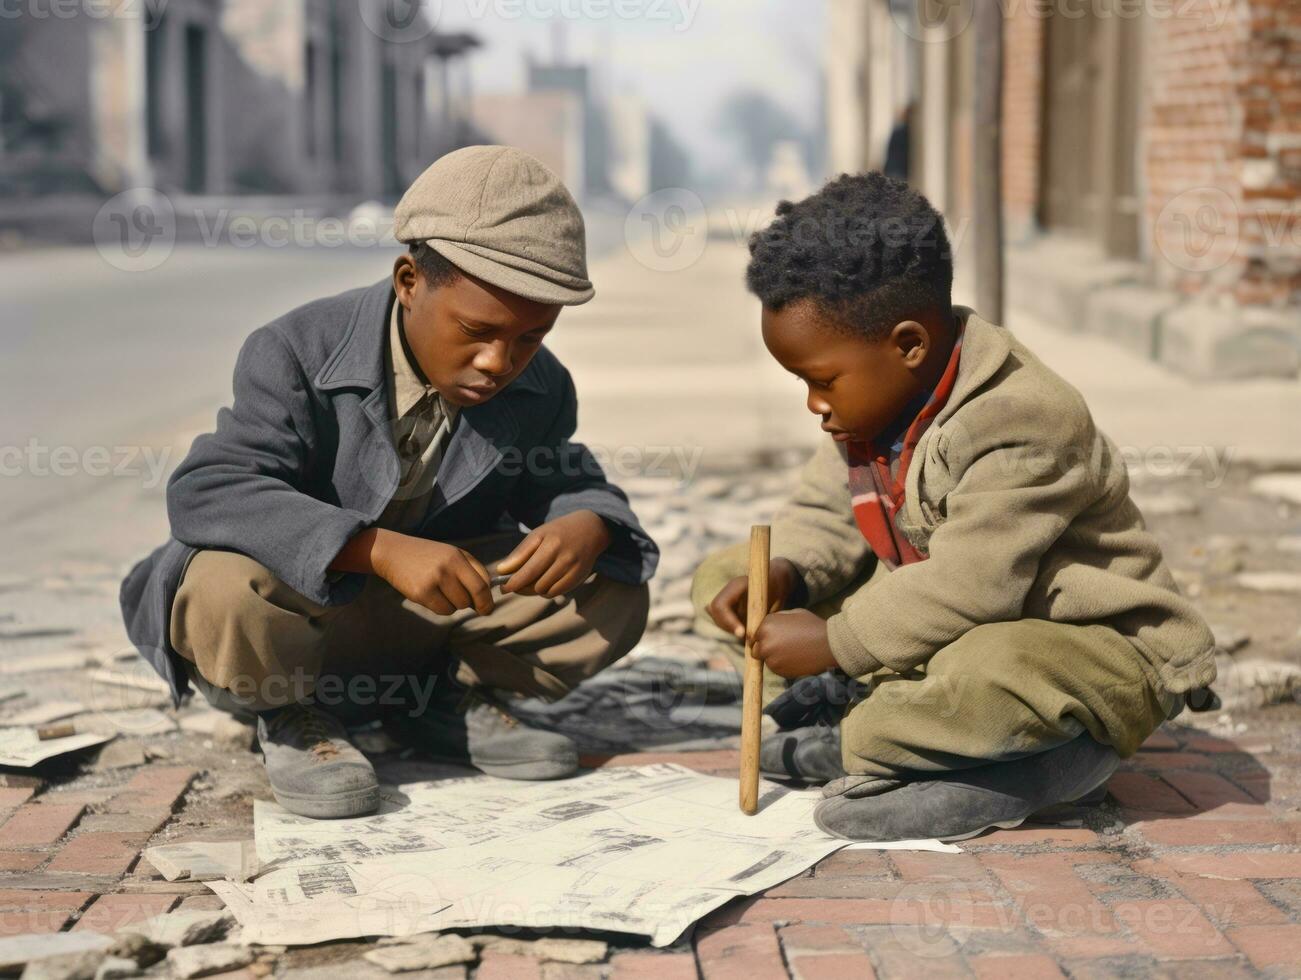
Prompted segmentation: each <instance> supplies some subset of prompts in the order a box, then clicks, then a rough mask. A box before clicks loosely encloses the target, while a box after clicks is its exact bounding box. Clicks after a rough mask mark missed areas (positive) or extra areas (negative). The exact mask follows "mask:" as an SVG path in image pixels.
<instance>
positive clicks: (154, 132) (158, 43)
mask: <svg viewBox="0 0 1301 980" xmlns="http://www.w3.org/2000/svg"><path fill="white" fill-rule="evenodd" d="M166 34H167V31H166V29H165V26H164V21H163V11H162V9H161V8H159V9H155V6H154V5H153V4H146V6H145V131H146V139H147V140H148V147H149V158H150V159H151V160H156V159H158V158H159V157H162V156H164V155H165V154H166V152H167V148H166V139H165V136H164V133H163V94H162V93H163V71H164V68H165V66H164V56H165V53H166V52H165V47H164V46H165V45H166V43H167V42H166Z"/></svg>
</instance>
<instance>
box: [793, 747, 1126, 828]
mask: <svg viewBox="0 0 1301 980" xmlns="http://www.w3.org/2000/svg"><path fill="white" fill-rule="evenodd" d="M1119 764H1120V756H1118V755H1117V754H1116V751H1115V749H1113V748H1112V747H1111V746H1109V745H1103V744H1101V743H1099V742H1095V741H1094V740H1093V739H1092V738H1090V737H1089V736H1088V735H1081V736H1079V737H1078V738H1075V739H1073V740H1071V741H1070V742H1067V743H1066V744H1065V745H1059V746H1058V747H1056V748H1053V749H1048V750H1047V751H1045V752H1039V753H1036V754H1035V755H1031V756H1026V757H1025V758H1024V759H1014V760H1012V761H1009V762H995V763H991V764H990V765H987V766H979V767H977V768H974V769H961V770H956V771H953V772H946V773H940V774H936V775H935V776H934V777H932V778H927V779H915V780H910V781H906V782H902V783H900V782H897V781H892V780H873V779H870V778H866V777H853V776H849V777H845V778H843V779H840V780H837V781H836V782H834V783H832V784H830V785H828V786H827V787H825V788H824V789H823V794H824V795H826V796H827V797H828V798H827V799H824V800H823V801H822V802H821V803H819V804H818V805H817V806H816V807H815V808H814V810H813V821H814V823H816V824H817V825H818V827H819V829H821V830H822V831H823V832H824V833H827V834H830V835H832V836H833V837H842V838H844V839H846V840H870V841H896V840H925V839H927V838H932V837H934V838H938V839H939V840H943V841H956V840H965V839H966V838H968V837H975V836H976V835H977V834H980V833H983V832H984V831H986V830H989V829H990V828H992V827H1002V828H1005V829H1006V828H1011V827H1016V826H1019V825H1020V824H1021V823H1022V822H1024V821H1025V819H1026V818H1027V817H1029V816H1031V815H1032V814H1034V813H1036V812H1038V811H1041V810H1043V809H1044V808H1045V807H1049V806H1052V805H1053V804H1055V803H1063V802H1066V801H1071V800H1079V799H1081V798H1083V797H1086V796H1088V795H1089V794H1090V793H1092V792H1093V791H1094V790H1096V789H1097V788H1098V787H1100V786H1102V785H1103V784H1104V783H1106V781H1107V780H1108V779H1109V778H1110V777H1111V775H1112V773H1114V772H1115V771H1116V768H1117V766H1118V765H1119Z"/></svg>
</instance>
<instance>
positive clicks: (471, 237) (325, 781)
mask: <svg viewBox="0 0 1301 980" xmlns="http://www.w3.org/2000/svg"><path fill="white" fill-rule="evenodd" d="M395 220H396V228H395V234H396V236H397V238H398V239H399V240H400V241H402V242H404V243H407V244H408V245H409V251H408V252H407V253H406V254H404V255H402V256H401V257H400V258H399V259H398V260H397V262H396V263H395V265H394V269H393V275H392V278H391V279H386V280H384V281H382V282H379V283H377V284H375V285H373V286H369V287H365V288H362V289H356V290H352V291H350V292H346V293H342V294H340V295H338V296H333V297H330V298H327V299H322V300H317V301H315V302H312V303H309V304H307V305H306V306H303V307H300V308H299V309H297V310H294V311H292V312H290V313H288V314H286V315H285V316H283V317H281V318H279V319H277V320H275V321H273V322H271V323H270V324H268V325H266V326H264V327H262V328H261V329H259V330H256V331H254V333H253V334H252V335H250V336H249V338H248V339H247V341H246V342H245V343H244V346H243V349H242V350H241V352H240V354H239V358H238V360H237V362H236V365H235V378H234V391H235V398H234V404H233V405H232V406H231V407H230V408H224V409H222V410H221V411H220V412H219V413H218V416H217V426H216V430H215V431H214V432H212V433H210V434H206V435H202V436H200V437H199V438H197V439H196V440H195V442H194V445H193V447H192V448H191V450H190V453H189V455H188V456H187V457H186V459H185V460H184V462H182V464H181V465H180V467H179V468H178V469H177V470H176V472H175V473H174V474H173V475H172V477H171V480H170V481H169V483H168V488H167V510H168V517H169V520H170V523H171V538H170V540H168V542H167V543H166V544H164V545H162V546H161V547H160V548H158V549H157V550H155V551H154V552H153V553H152V554H151V555H150V556H149V557H147V558H145V559H144V560H143V561H141V562H140V563H139V564H137V565H136V566H135V567H134V568H133V569H132V570H131V572H130V573H129V574H128V576H127V578H126V580H125V581H124V582H123V585H122V595H121V602H122V611H123V616H124V618H125V620H126V625H127V632H128V634H129V635H130V637H131V640H132V642H133V643H134V644H135V645H136V646H137V647H138V648H139V650H140V651H141V653H142V655H143V656H145V657H146V659H148V660H149V661H150V662H151V663H152V665H153V666H154V668H155V669H156V670H157V671H158V672H159V674H161V675H162V677H163V678H164V679H165V680H166V681H167V682H168V683H169V684H170V685H171V689H172V695H173V698H174V699H175V700H176V701H177V702H178V703H179V701H180V699H181V698H182V696H183V695H184V694H185V692H186V691H187V689H188V683H189V682H192V683H193V684H194V685H195V686H196V687H197V688H198V689H199V690H200V691H201V692H203V694H204V695H205V696H206V697H207V698H208V700H209V701H211V702H212V703H214V704H216V705H217V706H219V707H222V708H225V709H226V710H231V711H241V710H242V711H245V712H250V713H253V714H256V716H257V731H258V739H259V742H260V743H261V747H262V751H263V753H264V756H265V759H266V766H267V772H268V775H269V777H270V781H271V787H272V790H273V791H274V793H275V796H276V799H277V800H278V801H279V802H280V803H281V804H282V805H283V806H284V807H286V808H287V809H289V810H291V811H293V812H295V813H299V814H303V815H306V816H314V817H348V816H356V815H359V814H363V813H367V812H369V811H371V810H374V809H375V808H376V806H377V805H378V800H379V797H378V784H377V781H376V778H375V773H374V771H373V769H372V768H371V765H370V763H369V762H368V761H367V760H366V758H365V757H364V756H363V755H362V754H361V753H360V752H359V751H357V749H356V748H355V747H353V746H352V745H351V744H350V743H349V741H348V736H347V730H346V728H345V727H344V721H350V720H352V721H355V720H363V719H364V720H372V719H374V718H376V717H380V718H383V719H385V720H386V721H388V722H390V723H391V724H393V725H394V726H395V727H396V728H398V729H399V730H400V732H401V734H402V735H403V736H404V738H405V739H406V740H407V741H408V742H409V743H410V744H411V745H413V746H414V747H416V748H417V749H419V750H421V751H422V752H424V753H425V754H427V755H429V756H432V757H435V758H440V759H445V760H450V761H455V762H460V763H463V764H469V765H472V766H475V767H476V768H478V769H481V770H483V771H484V772H488V773H491V774H493V775H497V776H501V777H505V778H513V779H552V778H557V777H562V776H566V775H569V774H570V773H572V772H574V771H575V769H576V768H577V752H576V750H575V747H574V744H573V743H572V742H571V741H570V740H569V739H567V738H565V737H564V736H562V735H557V734H554V733H547V732H540V731H536V730H530V729H528V728H527V727H526V726H524V725H523V724H522V723H521V722H520V721H519V719H517V718H516V717H514V716H513V715H511V713H510V711H509V707H508V705H509V700H508V697H507V695H510V694H523V695H529V696H534V697H542V698H547V699H556V698H559V697H562V696H563V695H564V694H565V693H567V692H568V691H569V690H571V689H572V688H573V687H574V686H575V685H576V684H578V683H579V682H580V681H582V680H583V679H584V678H586V677H590V676H591V675H593V674H595V673H596V672H597V671H599V670H601V669H602V668H603V667H606V666H608V665H609V664H610V663H612V662H613V661H615V660H617V659H618V658H619V657H621V656H623V655H624V654H625V653H627V652H628V650H630V649H631V648H632V646H633V645H634V644H635V643H636V642H637V640H638V639H639V638H640V636H641V633H642V630H643V628H644V626H645V622H646V613H647V607H648V594H647V588H646V584H645V583H646V582H647V580H648V579H649V578H650V577H651V575H652V574H653V572H654V570H655V565H656V562H657V560H658V551H657V549H656V547H655V545H654V543H653V542H652V541H651V540H650V538H649V537H648V536H647V534H646V532H645V531H644V530H643V529H642V528H641V526H640V524H639V523H638V521H637V518H636V517H635V516H634V515H633V513H632V511H631V509H630V508H629V506H628V502H627V498H626V497H625V496H624V494H623V493H622V492H620V491H619V490H618V489H617V488H616V487H614V486H612V485H611V484H610V483H608V482H607V481H606V479H605V477H604V475H603V474H602V472H601V469H600V466H599V465H598V464H597V463H596V461H595V460H594V459H593V458H592V456H591V454H590V453H588V451H587V450H586V449H585V448H584V447H583V446H582V445H580V444H578V443H574V442H571V441H570V439H571V437H572V436H573V434H574V429H575V426H576V416H577V403H576V399H575V394H574V385H573V382H572V380H571V379H570V376H569V374H568V372H567V371H566V370H565V368H564V367H563V366H562V365H561V364H560V362H559V361H558V360H557V359H556V358H555V357H554V356H553V355H552V354H551V353H550V352H549V351H548V350H546V349H545V348H544V347H543V341H544V339H545V338H546V336H547V334H548V332H549V331H550V330H551V329H552V328H553V327H554V326H555V323H556V320H557V318H558V317H559V315H560V312H561V310H562V308H563V307H565V306H571V305H576V304H580V303H585V302H587V301H588V300H590V299H591V298H592V295H593V289H592V284H591V283H590V282H589V281H588V279H587V265H586V245H585V239H584V226H583V218H582V215H581V214H580V213H579V210H578V208H577V206H576V205H575V203H574V201H573V198H572V197H571V196H570V195H569V193H568V191H567V190H566V189H565V188H564V186H563V185H562V184H561V183H560V181H559V180H558V179H557V178H556V176H555V175H554V174H552V173H551V172H550V171H549V170H547V168H546V167H544V166H543V165H542V164H541V163H539V162H538V161H537V160H535V159H533V158H532V157H530V156H528V155H527V154H525V153H522V152H520V151H519V150H515V149H511V148H509V147H500V146H476V147H469V148H467V149H463V150H459V151H457V152H455V153H452V154H449V155H448V156H445V157H443V158H442V159H441V160H439V161H438V162H437V163H435V164H434V165H433V166H431V167H430V168H429V169H428V170H427V171H426V172H425V173H424V174H423V175H422V176H421V177H420V178H419V179H418V180H417V181H416V182H415V183H414V184H413V185H412V186H411V188H410V189H409V190H408V191H407V193H406V195H405V196H404V197H403V198H402V200H401V202H400V203H399V204H398V207H397V211H396V214H395ZM522 528H527V529H528V530H527V532H525V531H523V530H522ZM493 573H496V576H497V578H496V580H495V581H494V579H493ZM503 578H504V581H503ZM327 708H328V709H329V710H326V709H327Z"/></svg>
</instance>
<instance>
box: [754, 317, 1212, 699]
mask: <svg viewBox="0 0 1301 980" xmlns="http://www.w3.org/2000/svg"><path fill="white" fill-rule="evenodd" d="M958 313H959V316H961V317H963V318H964V320H965V322H966V332H965V335H964V339H963V344H962V359H961V362H960V363H959V367H958V376H957V381H956V384H955V386H954V390H953V394H952V395H951V397H950V398H949V401H948V404H947V405H946V406H945V407H944V409H943V410H942V411H941V412H940V413H939V415H938V416H937V417H936V419H935V421H934V423H933V424H932V425H931V427H930V429H929V430H927V432H926V433H925V435H924V436H923V437H922V440H921V442H920V443H919V445H918V446H917V450H916V453H915V455H914V457H913V463H912V466H911V468H910V469H909V472H908V478H907V492H906V498H907V499H906V504H905V507H904V508H903V510H901V511H900V514H899V517H900V521H899V526H900V529H901V530H902V531H903V533H904V534H905V535H907V537H908V538H909V540H911V541H912V542H913V544H914V545H915V546H917V547H918V548H919V549H921V550H922V551H923V552H924V553H927V554H929V560H928V561H924V562H920V563H917V564H913V565H906V566H903V567H901V568H899V569H897V570H895V571H894V572H891V573H890V574H888V575H877V576H875V577H874V578H873V580H872V581H871V582H870V583H869V584H867V585H865V586H864V587H862V588H861V589H859V590H858V592H856V593H855V594H853V595H852V596H850V597H849V598H848V599H847V600H846V601H845V603H844V605H843V607H842V609H841V612H839V613H838V614H836V615H835V616H833V617H832V618H831V619H830V620H829V621H828V631H829V635H830V639H831V648H832V652H833V653H834V655H835V657H836V660H837V661H838V662H839V663H840V665H841V666H842V667H843V668H844V669H845V670H846V671H847V672H848V673H850V674H853V675H862V674H866V673H869V672H871V671H873V670H876V669H878V668H879V667H881V666H885V667H888V668H890V669H893V670H897V671H904V670H907V669H909V668H911V667H914V666H916V665H918V664H921V663H924V662H925V661H926V660H928V659H929V658H930V657H931V656H932V655H933V654H934V653H935V652H936V651H938V650H940V649H941V648H943V647H944V646H946V645H947V644H949V643H951V642H953V641H954V640H956V639H957V638H958V637H960V636H962V635H963V634H964V633H966V632H967V630H969V629H971V628H973V627H975V626H978V625H980V624H982V623H995V622H1006V621H1009V620H1018V619H1044V620H1050V621H1053V622H1062V623H1081V624H1082V623H1103V624H1107V625H1110V626H1112V627H1114V628H1115V629H1116V630H1117V631H1118V632H1119V633H1120V634H1121V635H1123V636H1124V637H1125V638H1126V639H1128V640H1129V641H1130V642H1131V643H1132V644H1133V645H1134V647H1135V648H1136V649H1137V650H1138V652H1139V653H1140V654H1141V655H1142V656H1143V657H1144V658H1145V659H1146V660H1147V661H1148V662H1149V663H1151V664H1152V665H1153V667H1155V668H1156V670H1157V672H1158V675H1159V676H1160V678H1161V681H1162V683H1163V684H1164V687H1165V690H1166V693H1172V694H1178V693H1182V692H1185V691H1188V690H1191V689H1194V688H1198V687H1204V686H1205V685H1207V684H1209V683H1210V682H1211V680H1213V679H1214V677H1215V664H1214V656H1213V640H1212V637H1211V633H1210V630H1209V629H1208V628H1207V626H1206V623H1205V622H1204V621H1203V620H1202V617H1201V616H1200V615H1199V614H1198V613H1197V611H1196V609H1195V608H1194V607H1193V605H1192V604H1191V603H1190V602H1189V601H1188V600H1187V599H1185V598H1184V597H1183V596H1181V595H1180V594H1179V591H1178V589H1177V587H1176V586H1175V582H1174V579H1173V577H1172V576H1171V574H1170V572H1169V570H1168V569H1167V568H1166V566H1165V563H1164V561H1163V559H1162V556H1161V550H1160V548H1159V547H1158V546H1157V543H1156V541H1155V539H1154V538H1153V537H1152V535H1151V534H1150V533H1149V532H1148V531H1147V529H1146V527H1145V526H1144V524H1143V518H1142V515H1141V514H1140V513H1139V511H1138V508H1137V507H1136V506H1135V505H1134V503H1133V501H1132V500H1130V499H1129V476H1128V473H1127V472H1126V469H1125V464H1124V461H1123V460H1122V459H1121V457H1120V454H1119V453H1118V451H1117V449H1116V447H1115V445H1114V444H1113V443H1112V442H1111V440H1110V439H1108V438H1107V437H1106V436H1105V435H1103V434H1102V433H1101V432H1099V431H1098V429H1097V427H1096V426H1095V425H1094V423H1093V418H1092V416H1091V415H1090V413H1089V410H1088V407H1087V406H1086V405H1085V403H1084V399H1083V398H1082V396H1081V395H1080V393H1079V392H1078V391H1076V390H1075V389H1074V388H1073V387H1072V386H1071V385H1069V384H1068V383H1067V382H1066V381H1064V380H1063V379H1062V378H1060V377H1058V376H1057V375H1056V374H1054V373H1053V372H1052V371H1050V370H1049V369H1048V368H1047V367H1045V366H1044V365H1043V364H1042V363H1041V362H1040V361H1039V360H1038V359H1037V358H1036V357H1035V356H1034V355H1033V354H1031V353H1030V351H1028V350H1027V349H1026V348H1025V347H1023V346H1022V345H1021V344H1020V343H1018V342H1017V341H1016V339H1015V338H1014V337H1013V336H1012V335H1011V334H1010V333H1009V332H1008V331H1007V330H1005V329H1003V328H1001V327H996V326H993V325H992V324H989V323H987V322H985V321H984V320H982V319H980V318H979V317H978V316H976V315H975V314H974V313H973V312H972V311H970V310H967V309H964V308H959V310H958ZM773 554H774V555H775V556H783V557H787V558H790V559H791V560H792V561H794V562H795V564H796V565H798V566H799V567H800V569H801V570H802V571H803V572H804V577H805V580H806V582H807V584H808V587H809V591H810V595H811V600H812V601H814V602H816V601H818V600H819V599H822V598H825V597H827V596H829V595H832V594H834V593H836V592H838V591H840V590H841V589H844V588H845V587H846V586H847V585H848V584H849V583H850V582H851V581H853V579H854V578H855V576H856V575H858V574H859V573H860V572H862V571H863V569H864V567H865V565H866V563H867V562H869V561H871V560H872V555H871V552H870V550H869V549H868V547H867V543H866V541H865V540H864V539H863V536H862V534H861V533H859V531H858V527H857V525H856V523H855V521H854V516H853V512H852V510H851V507H850V498H849V486H848V466H847V463H846V461H845V455H844V449H843V448H842V446H841V445H840V444H837V443H835V442H833V441H830V440H828V441H827V442H826V443H825V444H824V445H823V446H822V447H821V448H820V449H819V450H818V452H817V453H816V454H815V456H814V457H813V459H812V460H811V461H810V462H809V464H808V466H807V468H806V469H805V471H804V476H803V480H802V482H801V485H800V487H799V489H798V490H797V491H796V493H795V495H794V497H793V498H792V499H791V501H790V502H789V503H788V504H787V505H786V506H784V507H783V508H782V509H781V510H779V511H778V513H777V515H776V516H775V518H774V521H773Z"/></svg>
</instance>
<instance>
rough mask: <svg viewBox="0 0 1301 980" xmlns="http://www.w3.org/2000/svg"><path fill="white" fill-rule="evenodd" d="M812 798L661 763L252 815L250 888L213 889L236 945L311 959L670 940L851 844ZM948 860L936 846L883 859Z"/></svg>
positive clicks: (470, 782) (388, 792)
mask: <svg viewBox="0 0 1301 980" xmlns="http://www.w3.org/2000/svg"><path fill="white" fill-rule="evenodd" d="M818 798H819V794H818V793H817V792H816V791H803V792H800V791H794V790H790V789H787V788H785V787H781V786H778V785H775V784H771V783H765V784H763V786H762V788H761V798H760V810H759V813H758V814H757V815H755V816H753V817H747V816H745V815H744V814H742V813H741V812H740V811H739V809H738V807H737V787H736V781H735V780H730V779H719V778H716V777H712V776H705V775H701V774H700V773H697V772H694V771H693V770H690V769H686V768H683V767H681V766H677V765H669V764H661V765H651V766H640V767H628V768H617V767H616V768H610V769H601V770H597V771H595V772H590V773H586V774H584V775H582V776H578V777H576V778H574V779H568V780H563V781H560V782H555V783H522V782H511V781H508V780H502V779H494V778H492V777H489V776H470V777H464V778H450V779H440V780H436V781H432V782H419V783H406V784H402V785H399V786H396V787H386V789H385V791H384V798H383V799H384V801H383V804H382V805H381V808H380V811H379V812H378V813H376V814H374V815H372V816H368V817H361V818H357V819H352V820H311V819H307V818H303V817H298V816H295V815H293V814H291V813H289V812H287V811H286V810H284V809H283V808H281V807H279V806H277V805H276V804H274V803H265V802H263V801H260V800H259V801H258V802H257V804H256V807H255V810H254V830H255V841H256V846H257V856H258V859H259V860H260V861H261V863H262V866H263V867H264V868H266V867H267V866H268V865H271V866H273V868H274V869H273V870H269V871H267V872H266V873H265V874H263V875H261V876H260V877H258V878H257V879H256V880H254V881H252V882H248V883H242V884H241V883H237V882H231V881H210V882H208V883H207V884H208V887H209V888H211V889H212V890H213V891H215V892H216V893H217V894H218V895H219V896H221V898H222V899H223V900H224V901H225V902H226V904H227V906H229V908H230V910H231V912H232V913H233V914H234V916H235V918H236V919H237V920H238V921H239V924H240V926H241V927H242V933H241V938H242V940H243V941H244V942H256V943H264V944H285V945H305V944H310V943H318V942H323V941H325V940H330V939H344V938H352V937H357V936H405V935H411V934H413V933H419V932H429V931H433V930H440V929H453V928H469V927H491V926H497V927H523V928H533V929H542V928H567V929H596V930H609V931H614V932H625V933H632V934H635V935H642V936H647V937H649V938H650V940H651V943H652V944H653V945H656V946H665V945H669V944H670V943H672V942H673V941H674V940H676V939H677V938H678V937H679V936H680V935H682V933H683V932H685V931H686V930H687V929H688V928H689V927H690V926H691V924H692V923H694V922H695V921H696V920H697V919H699V918H700V917H702V916H703V915H705V914H706V913H708V912H709V911H711V910H712V909H715V908H717V907H718V906H720V905H723V904H724V903H726V902H728V901H730V900H731V899H733V898H736V897H738V896H741V895H749V894H753V893H754V892H758V891H761V890H763V889H765V888H769V887H771V886H773V885H776V884H778V883H779V882H782V881H784V880H786V879H787V878H790V877H792V876H794V875H797V874H799V873H800V872H801V871H803V870H804V869H806V868H808V867H809V866H810V865H812V864H814V863H816V862H817V861H819V860H820V859H822V858H823V857H826V856H827V855H828V854H830V853H832V852H833V851H836V850H839V849H840V848H842V847H844V846H845V845H846V843H847V842H846V841H842V840H838V839H835V838H832V837H828V836H826V835H825V834H823V833H822V832H821V831H819V830H818V829H817V828H816V827H815V826H814V824H813V820H812V819H811V813H812V810H813V807H814V804H815V803H816V802H817V800H818ZM882 846H883V847H891V848H900V849H905V848H911V849H925V850H942V851H955V852H956V851H957V848H955V847H952V846H951V845H947V844H940V843H938V842H936V841H915V842H906V843H903V844H890V845H882Z"/></svg>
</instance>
